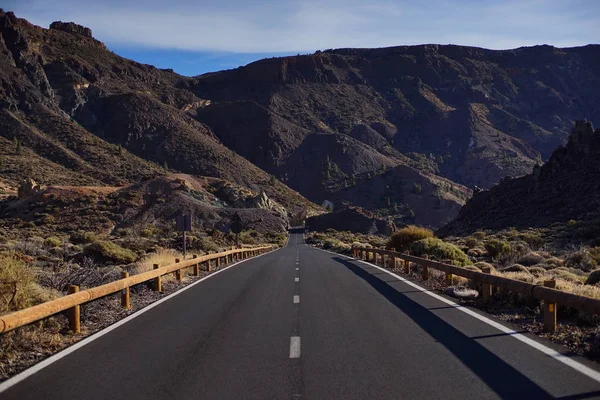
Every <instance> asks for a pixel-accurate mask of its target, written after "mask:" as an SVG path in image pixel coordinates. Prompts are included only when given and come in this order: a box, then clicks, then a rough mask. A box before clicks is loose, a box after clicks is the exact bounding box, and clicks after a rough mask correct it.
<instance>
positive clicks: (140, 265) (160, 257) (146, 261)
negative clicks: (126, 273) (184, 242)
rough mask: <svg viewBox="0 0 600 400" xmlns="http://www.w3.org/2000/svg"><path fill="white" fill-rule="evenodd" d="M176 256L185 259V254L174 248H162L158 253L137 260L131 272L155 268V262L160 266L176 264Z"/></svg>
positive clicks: (136, 272)
mask: <svg viewBox="0 0 600 400" xmlns="http://www.w3.org/2000/svg"><path fill="white" fill-rule="evenodd" d="M176 258H178V259H180V260H183V254H181V253H180V252H178V251H176V250H172V249H161V250H159V251H157V252H156V253H152V254H148V255H147V256H145V257H144V258H142V259H141V260H140V261H138V262H136V263H135V266H134V267H133V269H132V271H131V273H132V274H133V275H135V274H141V273H142V272H146V271H151V270H152V269H154V264H158V266H159V267H166V266H167V265H171V264H175V259H176Z"/></svg>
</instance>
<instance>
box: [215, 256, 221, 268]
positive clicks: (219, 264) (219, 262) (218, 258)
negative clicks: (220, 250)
mask: <svg viewBox="0 0 600 400" xmlns="http://www.w3.org/2000/svg"><path fill="white" fill-rule="evenodd" d="M215 264H216V265H217V268H219V267H220V266H221V257H217V259H216V261H215Z"/></svg>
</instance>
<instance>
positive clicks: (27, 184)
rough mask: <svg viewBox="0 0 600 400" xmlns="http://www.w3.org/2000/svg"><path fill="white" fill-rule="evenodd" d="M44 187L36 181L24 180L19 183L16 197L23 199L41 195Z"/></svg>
mask: <svg viewBox="0 0 600 400" xmlns="http://www.w3.org/2000/svg"><path fill="white" fill-rule="evenodd" d="M44 189H45V187H44V186H42V185H38V184H37V183H36V181H34V180H33V179H31V178H28V179H25V180H24V181H23V182H21V185H20V186H19V191H18V196H19V199H24V198H26V197H30V196H33V195H34V194H37V193H41V192H42V191H44Z"/></svg>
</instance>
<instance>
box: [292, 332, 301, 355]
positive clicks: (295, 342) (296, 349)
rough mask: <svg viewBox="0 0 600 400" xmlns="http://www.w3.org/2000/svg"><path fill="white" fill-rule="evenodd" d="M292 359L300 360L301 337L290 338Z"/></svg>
mask: <svg viewBox="0 0 600 400" xmlns="http://www.w3.org/2000/svg"><path fill="white" fill-rule="evenodd" d="M290 358H300V336H292V337H291V338H290Z"/></svg>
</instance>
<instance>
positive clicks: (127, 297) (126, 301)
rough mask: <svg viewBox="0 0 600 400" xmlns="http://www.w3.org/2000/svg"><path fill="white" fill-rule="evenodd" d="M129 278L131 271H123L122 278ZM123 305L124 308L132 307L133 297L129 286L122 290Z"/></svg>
mask: <svg viewBox="0 0 600 400" xmlns="http://www.w3.org/2000/svg"><path fill="white" fill-rule="evenodd" d="M125 278H129V272H126V271H121V279H125ZM121 305H122V306H123V308H124V309H126V310H129V309H130V308H131V298H130V291H129V286H127V287H126V288H125V289H123V291H121Z"/></svg>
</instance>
